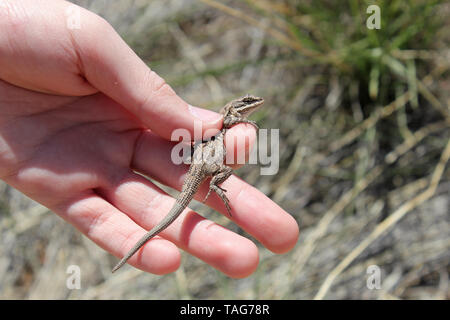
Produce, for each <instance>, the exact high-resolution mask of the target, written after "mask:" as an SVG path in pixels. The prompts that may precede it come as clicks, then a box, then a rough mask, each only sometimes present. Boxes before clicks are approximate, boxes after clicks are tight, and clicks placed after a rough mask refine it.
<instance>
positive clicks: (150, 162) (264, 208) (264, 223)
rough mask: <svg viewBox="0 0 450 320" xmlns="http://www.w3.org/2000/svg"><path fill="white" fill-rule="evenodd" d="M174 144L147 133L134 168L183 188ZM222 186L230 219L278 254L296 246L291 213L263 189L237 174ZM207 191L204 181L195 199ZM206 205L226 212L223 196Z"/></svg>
mask: <svg viewBox="0 0 450 320" xmlns="http://www.w3.org/2000/svg"><path fill="white" fill-rule="evenodd" d="M173 145H174V144H173V143H171V142H169V141H167V140H164V139H162V138H160V137H158V136H157V135H155V134H153V133H151V132H145V133H144V134H143V135H142V136H141V139H140V142H139V143H138V144H137V148H136V150H135V154H134V158H133V162H132V166H133V168H134V169H136V170H137V171H139V172H141V173H144V174H146V175H148V176H150V177H152V178H154V179H156V180H157V181H159V182H161V183H163V184H165V185H168V186H170V187H172V188H175V189H178V190H180V189H181V186H182V184H183V181H184V176H185V173H186V171H187V166H185V165H175V164H173V162H172V160H171V158H170V155H171V150H172V148H173ZM221 186H222V187H223V188H224V189H225V190H227V193H226V195H227V197H228V199H229V200H230V205H231V208H232V217H231V219H232V220H233V221H234V222H236V223H237V224H238V225H239V226H240V227H242V229H244V230H245V231H247V232H248V233H250V234H251V235H252V236H253V237H255V238H256V239H257V240H258V241H260V242H261V243H262V244H263V245H264V246H265V247H266V248H268V249H269V250H271V251H273V252H275V253H284V252H287V251H289V250H290V249H292V248H293V247H294V246H295V244H296V243H297V239H298V234H299V229H298V224H297V222H296V221H295V219H294V218H293V217H292V216H291V215H290V214H288V213H287V212H286V211H285V210H283V209H282V208H281V207H280V206H278V205H277V204H276V203H275V202H273V201H272V200H271V199H269V198H268V197H267V196H266V195H264V194H263V193H262V192H261V191H259V190H258V189H256V188H254V187H252V186H251V185H249V184H248V183H246V182H245V181H243V180H241V179H239V178H238V177H236V176H231V177H229V178H228V179H227V180H226V181H225V182H224V183H223V184H222V185H221ZM207 191H208V185H207V184H206V183H204V184H203V185H202V186H201V187H200V190H199V191H198V192H197V194H196V195H195V199H197V200H200V201H201V200H203V198H204V196H205V195H206V192H207ZM207 205H208V206H210V207H212V208H214V209H215V210H217V211H219V212H221V213H223V214H225V215H227V213H226V208H225V206H224V204H223V203H222V201H221V199H220V198H218V197H216V196H211V197H210V198H209V199H208V201H207Z"/></svg>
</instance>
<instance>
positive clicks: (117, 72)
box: [71, 11, 222, 139]
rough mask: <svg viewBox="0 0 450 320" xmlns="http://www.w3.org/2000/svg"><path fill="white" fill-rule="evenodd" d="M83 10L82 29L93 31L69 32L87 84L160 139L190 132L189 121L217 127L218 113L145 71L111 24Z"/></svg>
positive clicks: (144, 67) (218, 125) (152, 73)
mask: <svg viewBox="0 0 450 320" xmlns="http://www.w3.org/2000/svg"><path fill="white" fill-rule="evenodd" d="M83 12H84V14H83V16H82V18H85V20H84V21H85V22H84V23H85V26H84V28H85V29H87V30H95V32H86V31H82V32H79V31H77V30H73V31H72V32H71V35H72V36H73V39H74V43H75V45H74V46H75V49H76V51H77V55H78V57H79V60H80V64H81V65H82V66H83V70H82V71H83V75H84V76H85V77H86V79H87V80H88V81H89V83H91V84H92V85H93V86H94V87H95V88H97V89H99V90H100V91H102V92H103V93H105V94H107V95H108V96H110V97H111V98H113V99H114V100H116V101H118V102H119V103H120V104H122V105H123V106H124V107H126V108H127V109H128V110H130V111H131V112H132V113H133V114H134V115H135V116H137V117H138V118H139V119H140V120H141V121H142V122H143V123H144V124H145V125H146V126H147V127H149V128H151V129H152V130H153V131H155V132H156V133H158V134H159V135H161V136H163V137H165V138H166V139H169V138H170V135H171V133H172V132H173V130H175V129H177V128H185V129H187V130H188V131H190V132H191V134H193V132H194V131H193V130H194V121H197V122H201V123H202V130H203V131H206V130H209V129H220V127H221V123H222V116H221V115H219V114H217V113H215V112H211V111H209V110H205V109H200V108H195V107H192V106H189V105H188V103H187V102H185V101H184V100H182V99H181V98H180V97H179V96H178V95H177V94H176V93H175V91H174V90H173V89H172V88H171V87H170V86H169V85H168V84H167V83H166V82H165V81H164V79H162V78H161V77H160V76H159V75H157V74H156V73H155V72H154V71H152V70H150V68H149V67H148V66H147V65H146V64H145V63H144V62H143V61H142V60H141V59H140V58H139V57H138V56H137V55H136V54H135V53H134V52H133V50H131V48H130V47H129V46H128V45H127V44H126V43H125V42H124V41H123V39H122V38H121V37H120V36H119V35H118V34H117V33H116V32H115V30H114V29H113V28H112V27H111V25H109V24H108V23H107V22H106V21H104V20H103V19H101V18H99V17H98V16H97V15H94V14H92V13H90V12H88V11H83Z"/></svg>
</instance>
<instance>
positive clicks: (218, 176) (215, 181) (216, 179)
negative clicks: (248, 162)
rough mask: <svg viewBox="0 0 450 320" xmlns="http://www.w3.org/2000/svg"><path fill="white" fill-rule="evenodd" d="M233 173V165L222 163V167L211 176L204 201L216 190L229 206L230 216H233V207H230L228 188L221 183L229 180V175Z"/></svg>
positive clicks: (227, 206) (226, 205)
mask: <svg viewBox="0 0 450 320" xmlns="http://www.w3.org/2000/svg"><path fill="white" fill-rule="evenodd" d="M232 173H233V169H232V168H231V167H228V166H226V165H224V164H223V165H221V166H220V169H219V170H218V171H217V172H215V173H214V174H213V176H212V178H211V182H210V183H209V190H208V193H207V194H206V197H205V199H204V200H203V202H205V201H206V200H207V199H208V197H209V195H210V194H211V191H214V192H215V193H217V195H218V196H219V197H220V198H221V199H222V201H223V203H224V204H225V207H226V208H227V212H228V214H229V215H230V217H231V208H230V204H229V200H228V198H227V196H226V195H225V192H226V190H225V189H223V188H221V187H220V186H219V184H221V183H222V182H224V181H225V180H227V179H228V177H229V176H231V174H232Z"/></svg>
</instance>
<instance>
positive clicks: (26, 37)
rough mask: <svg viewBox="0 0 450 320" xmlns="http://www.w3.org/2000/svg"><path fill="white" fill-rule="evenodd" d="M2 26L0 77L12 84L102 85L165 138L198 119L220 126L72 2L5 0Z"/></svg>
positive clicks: (73, 90)
mask: <svg viewBox="0 0 450 320" xmlns="http://www.w3.org/2000/svg"><path fill="white" fill-rule="evenodd" d="M74 19H75V21H77V22H78V25H76V24H74V25H72V26H70V25H69V22H73V23H75V21H73V20H74ZM0 28H1V29H2V32H1V33H0V78H2V79H4V80H6V81H8V82H10V83H13V84H16V85H19V86H23V87H25V88H29V89H33V90H39V91H43V92H50V93H56V94H63V95H87V94H92V93H93V92H95V91H97V90H99V91H102V92H103V93H105V94H106V95H108V96H109V97H111V98H112V99H114V100H115V101H117V102H119V103H120V104H121V105H123V106H124V107H125V108H127V109H128V110H129V111H130V112H131V113H133V114H134V115H135V116H136V117H137V118H138V119H140V121H142V122H143V123H144V125H145V126H147V127H148V128H151V129H152V130H153V131H155V132H156V133H158V134H159V135H161V136H163V137H165V138H166V139H169V138H170V135H171V133H172V132H173V130H175V129H177V128H186V129H187V130H188V131H189V132H190V133H191V135H193V132H194V121H195V120H197V122H199V123H202V126H201V129H202V132H204V131H206V130H209V131H208V132H212V131H213V130H212V129H215V130H218V129H220V127H221V125H222V116H221V115H220V114H218V113H215V112H211V111H209V110H205V109H201V108H196V107H191V106H189V105H188V103H187V102H185V101H183V100H182V99H181V98H180V97H178V96H177V94H176V93H175V92H174V91H173V90H172V88H171V87H170V86H169V85H167V84H166V83H165V82H164V80H163V79H162V78H161V77H159V76H158V75H157V74H156V73H155V72H153V71H152V70H150V69H149V68H148V67H147V65H146V64H145V63H144V62H143V61H142V60H141V59H140V58H139V57H138V56H137V55H136V54H135V53H134V52H133V50H131V48H130V47H129V46H128V45H127V44H126V43H125V42H124V41H123V40H122V38H121V37H120V36H119V35H118V34H117V33H116V32H115V30H114V29H113V28H112V27H111V25H109V24H108V23H107V22H106V21H105V20H104V19H103V18H101V17H99V16H98V15H96V14H94V13H92V12H90V11H88V10H85V9H83V8H81V7H78V6H76V5H75V4H72V3H69V2H65V1H52V2H49V1H42V0H23V1H6V2H4V1H1V2H0ZM49 30H50V31H51V34H52V36H51V37H48V36H46V35H47V34H48V32H49ZM210 129H211V130H210ZM210 134H212V133H210Z"/></svg>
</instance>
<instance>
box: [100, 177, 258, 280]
mask: <svg viewBox="0 0 450 320" xmlns="http://www.w3.org/2000/svg"><path fill="white" fill-rule="evenodd" d="M101 193H102V195H103V196H104V197H105V198H106V199H107V200H108V201H109V202H111V203H112V204H113V205H114V206H115V207H117V208H118V209H119V210H121V211H122V212H126V213H127V214H128V215H129V217H130V218H131V219H133V220H134V221H136V223H138V224H139V225H141V226H143V227H144V228H145V229H148V230H150V229H151V228H152V227H154V226H155V225H156V224H158V222H160V221H161V220H162V219H163V218H164V217H165V216H166V215H167V214H168V212H169V211H170V209H171V207H172V205H173V204H174V202H175V201H174V199H173V198H172V197H171V196H169V195H167V194H166V193H165V192H164V191H162V190H161V189H159V188H158V187H157V186H155V185H154V184H152V183H151V182H150V181H148V180H147V179H145V178H143V177H142V176H140V175H138V174H135V173H132V174H129V175H127V176H125V177H123V178H122V179H120V181H116V182H112V183H111V185H109V186H108V187H105V188H103V189H102V190H101ZM160 235H161V236H162V237H164V239H168V240H170V241H172V242H173V243H175V244H176V245H177V246H178V247H180V248H182V249H183V250H186V251H187V252H189V253H190V254H192V255H194V256H196V257H197V258H199V259H201V260H203V261H205V262H206V263H208V264H209V265H211V266H213V267H214V268H216V269H218V270H220V271H221V272H223V273H225V274H226V275H228V276H230V277H233V278H242V277H245V276H248V275H250V274H251V273H253V272H254V271H255V269H256V267H257V265H258V249H257V248H256V246H255V244H254V243H253V242H251V241H250V240H248V239H246V238H244V237H242V236H240V235H238V234H236V233H234V232H231V231H229V230H227V229H225V228H223V227H221V226H219V225H217V224H215V223H214V222H212V221H209V220H207V219H205V218H203V217H201V216H200V215H198V214H197V213H195V212H193V211H191V210H189V209H186V210H184V212H183V213H182V214H181V215H180V216H179V217H178V218H177V219H176V220H175V221H174V222H173V223H172V224H171V225H170V226H169V227H167V228H166V229H165V230H163V231H162V232H161V233H160ZM152 242H153V240H150V241H148V243H147V244H146V245H145V246H147V245H150V244H151V243H152ZM145 246H144V247H145ZM148 259H150V260H151V259H155V258H154V257H149V258H148Z"/></svg>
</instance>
